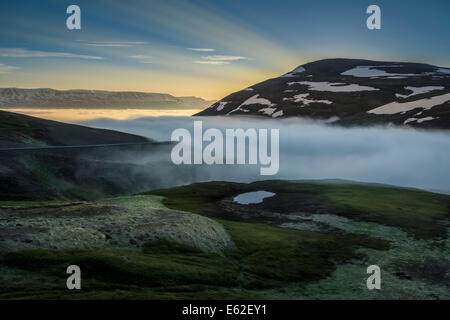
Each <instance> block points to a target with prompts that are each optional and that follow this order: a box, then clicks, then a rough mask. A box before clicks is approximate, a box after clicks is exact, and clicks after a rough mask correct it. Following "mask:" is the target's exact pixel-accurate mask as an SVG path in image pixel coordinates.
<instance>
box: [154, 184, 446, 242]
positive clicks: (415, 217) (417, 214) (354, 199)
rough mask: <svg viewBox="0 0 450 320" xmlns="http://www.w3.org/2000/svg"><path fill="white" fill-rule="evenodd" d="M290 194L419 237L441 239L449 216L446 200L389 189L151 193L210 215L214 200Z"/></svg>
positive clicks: (235, 188) (234, 188) (224, 187)
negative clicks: (253, 194)
mask: <svg viewBox="0 0 450 320" xmlns="http://www.w3.org/2000/svg"><path fill="white" fill-rule="evenodd" d="M261 189H264V190H267V191H272V192H275V193H293V194H295V195H298V197H305V196H306V198H307V199H308V202H310V207H309V208H308V209H309V210H311V212H312V213H314V212H318V213H324V212H332V213H333V214H337V215H341V216H345V217H349V218H352V219H357V220H362V221H369V222H377V223H381V224H385V225H389V226H394V227H399V228H402V229H404V230H405V231H408V232H410V233H412V234H414V235H415V236H417V237H420V238H433V237H436V236H439V235H445V233H446V230H445V227H444V226H443V225H441V224H438V223H436V220H437V219H446V218H448V217H449V216H450V196H448V195H442V194H435V193H431V192H426V191H421V190H414V189H402V188H395V187H389V186H379V185H363V184H351V183H350V184H349V183H344V184H339V183H305V182H285V181H261V182H254V183H251V184H248V185H247V184H238V183H225V182H210V183H202V184H194V185H190V186H183V187H178V188H172V189H167V190H156V191H152V192H151V194H157V195H162V196H165V197H166V198H167V199H166V200H165V201H164V204H165V205H166V206H167V207H169V208H174V209H180V210H181V209H182V210H186V211H191V212H195V213H199V214H204V215H209V216H214V215H216V214H217V213H218V212H220V210H221V209H220V208H219V207H218V206H217V203H216V202H217V201H218V200H220V199H222V198H224V197H230V196H233V195H237V194H239V193H241V192H248V191H253V190H261Z"/></svg>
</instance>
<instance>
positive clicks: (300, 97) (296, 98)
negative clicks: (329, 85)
mask: <svg viewBox="0 0 450 320" xmlns="http://www.w3.org/2000/svg"><path fill="white" fill-rule="evenodd" d="M308 96H309V93H302V94H297V95H295V96H293V97H292V98H283V101H294V102H301V103H303V106H307V105H309V104H310V103H324V104H332V103H333V102H332V101H329V100H313V99H306V98H307V97H308Z"/></svg>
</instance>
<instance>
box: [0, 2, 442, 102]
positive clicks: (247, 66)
mask: <svg viewBox="0 0 450 320" xmlns="http://www.w3.org/2000/svg"><path fill="white" fill-rule="evenodd" d="M378 4H379V5H380V7H381V10H382V29H381V30H377V31H370V30H368V29H367V28H366V27H365V19H366V17H367V16H366V14H365V10H366V7H367V5H368V4H367V1H363V0H355V1H352V2H351V3H342V2H338V1H332V0H323V1H316V2H314V3H311V2H310V1H306V0H305V1H301V0H296V1H291V0H286V1H283V2H282V3H281V2H279V1H275V0H262V1H256V0H249V1H241V0H227V1H206V0H195V1H194V0H192V1H189V0H173V1H170V2H167V1H162V0H148V1H144V0H131V1H114V2H112V1H107V0H96V1H87V0H80V1H78V2H77V5H79V6H80V8H81V12H82V29H81V30H73V31H69V30H67V28H66V26H65V19H66V17H67V14H66V13H65V11H66V6H67V3H63V2H61V1H57V0H43V1H39V2H37V1H36V2H31V1H30V2H27V4H26V5H25V4H23V3H20V2H17V1H12V0H4V1H2V2H1V4H0V87H19V88H54V89H59V90H68V89H88V90H110V91H142V92H158V93H169V94H172V95H174V96H198V97H202V98H204V99H207V100H219V99H221V98H223V97H224V96H226V95H228V94H230V93H232V92H234V91H237V90H241V89H243V88H246V87H248V86H250V85H252V84H254V83H258V82H260V81H264V80H266V79H268V78H272V77H276V76H280V75H282V74H284V73H286V72H289V71H291V70H292V69H294V68H295V67H297V66H298V65H301V64H304V63H306V62H309V61H314V60H319V59H323V58H336V57H342V58H365V59H373V60H384V61H411V62H425V63H430V64H435V65H438V66H441V67H448V66H450V60H449V59H450V57H449V56H448V52H449V49H450V44H449V42H448V41H445V39H446V38H447V37H448V30H449V29H450V22H449V19H447V17H446V14H447V13H448V12H449V11H450V3H449V2H448V1H444V0H437V1H434V2H433V4H432V5H431V4H430V3H429V2H428V1H422V0H414V1H410V2H409V4H408V10H407V12H406V9H405V8H404V4H402V3H399V2H393V1H378Z"/></svg>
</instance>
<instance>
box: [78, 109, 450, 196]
mask: <svg viewBox="0 0 450 320" xmlns="http://www.w3.org/2000/svg"><path fill="white" fill-rule="evenodd" d="M194 120H201V121H203V127H204V130H206V129H207V128H217V129H221V130H223V131H224V130H225V129H233V128H243V129H246V128H256V129H259V128H267V129H270V128H274V129H279V130H280V168H279V172H278V174H277V175H274V176H261V175H260V174H259V172H260V171H259V168H260V166H259V165H211V166H206V165H201V166H200V165H183V166H181V167H178V168H177V169H174V166H172V165H171V160H170V151H167V150H166V151H164V152H159V153H158V154H155V153H148V154H145V155H143V154H139V156H134V155H127V156H126V159H125V157H124V159H123V161H127V162H130V161H132V162H136V163H139V164H154V166H153V167H158V166H159V167H160V168H161V170H156V171H155V172H153V173H152V175H157V176H158V181H161V183H160V185H158V186H154V185H152V187H168V186H174V185H180V184H188V183H193V182H200V181H212V180H222V181H237V182H251V181H255V180H262V179H264V180H266V179H291V180H292V179H347V180H354V181H362V182H376V183H385V184H392V185H397V186H405V187H415V188H423V189H427V190H433V191H439V192H446V193H450V133H449V132H445V131H424V130H414V129H407V128H394V127H370V128H361V127H360V128H343V127H337V126H330V125H327V124H326V123H324V122H317V121H309V120H305V119H298V118H297V119H283V120H282V119H277V120H269V119H255V118H251V117H248V118H247V117H243V118H231V117H145V118H139V119H134V120H113V119H96V120H92V121H88V122H84V123H81V124H84V125H88V126H92V127H97V128H106V129H113V130H118V131H123V132H128V133H133V134H138V135H142V136H146V137H149V138H152V139H154V140H157V141H169V140H170V137H171V134H172V131H173V130H175V129H177V128H185V129H188V130H190V131H192V129H193V123H194ZM158 171H159V172H158Z"/></svg>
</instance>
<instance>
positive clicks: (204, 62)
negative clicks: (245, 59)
mask: <svg viewBox="0 0 450 320" xmlns="http://www.w3.org/2000/svg"><path fill="white" fill-rule="evenodd" d="M194 63H198V64H209V65H225V64H230V63H229V62H226V61H207V60H197V61H194Z"/></svg>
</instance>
